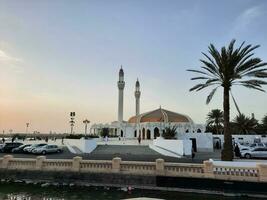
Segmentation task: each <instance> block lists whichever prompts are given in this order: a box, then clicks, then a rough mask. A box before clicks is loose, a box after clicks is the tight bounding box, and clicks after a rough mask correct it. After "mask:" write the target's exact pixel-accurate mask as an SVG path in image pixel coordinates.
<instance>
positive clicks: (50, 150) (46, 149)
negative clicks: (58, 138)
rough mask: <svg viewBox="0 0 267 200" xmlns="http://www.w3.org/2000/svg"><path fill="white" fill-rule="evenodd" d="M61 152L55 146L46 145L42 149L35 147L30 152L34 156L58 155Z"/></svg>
mask: <svg viewBox="0 0 267 200" xmlns="http://www.w3.org/2000/svg"><path fill="white" fill-rule="evenodd" d="M60 152H62V149H61V148H60V147H59V146H57V145H52V144H48V145H45V146H42V147H37V148H35V149H34V150H32V153H34V154H43V155H45V154H47V153H60Z"/></svg>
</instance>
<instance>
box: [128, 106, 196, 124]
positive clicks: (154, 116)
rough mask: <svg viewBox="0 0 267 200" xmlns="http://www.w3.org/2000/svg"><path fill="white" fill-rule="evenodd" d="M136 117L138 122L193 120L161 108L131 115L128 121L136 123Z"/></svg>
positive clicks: (182, 121)
mask: <svg viewBox="0 0 267 200" xmlns="http://www.w3.org/2000/svg"><path fill="white" fill-rule="evenodd" d="M137 119H138V120H140V123H145V122H165V123H169V122H174V123H175V122H176V123H193V120H192V119H191V118H190V117H188V116H186V115H183V114H180V113H176V112H172V111H168V110H165V109H162V108H159V109H156V110H153V111H150V112H146V113H143V114H140V115H139V116H137V117H136V116H133V117H131V118H130V119H129V120H128V122H129V123H136V122H137Z"/></svg>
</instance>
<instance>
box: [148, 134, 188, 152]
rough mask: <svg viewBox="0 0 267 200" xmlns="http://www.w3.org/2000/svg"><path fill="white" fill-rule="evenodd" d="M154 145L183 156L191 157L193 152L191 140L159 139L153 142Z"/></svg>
mask: <svg viewBox="0 0 267 200" xmlns="http://www.w3.org/2000/svg"><path fill="white" fill-rule="evenodd" d="M153 145H154V146H156V147H160V148H162V149H164V150H167V151H170V152H171V153H175V154H178V155H181V156H183V155H191V152H192V141H191V140H166V139H163V138H157V139H155V140H153ZM159 153H160V152H159Z"/></svg>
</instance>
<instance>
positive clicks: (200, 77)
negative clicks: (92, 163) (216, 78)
mask: <svg viewBox="0 0 267 200" xmlns="http://www.w3.org/2000/svg"><path fill="white" fill-rule="evenodd" d="M199 79H209V78H208V77H204V76H199V77H194V78H191V80H199Z"/></svg>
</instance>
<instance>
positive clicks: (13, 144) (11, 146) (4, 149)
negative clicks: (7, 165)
mask: <svg viewBox="0 0 267 200" xmlns="http://www.w3.org/2000/svg"><path fill="white" fill-rule="evenodd" d="M21 145H23V144H22V143H20V142H6V143H5V144H4V145H3V147H2V148H1V152H3V153H9V152H11V151H12V149H14V148H17V147H19V146H21Z"/></svg>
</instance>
